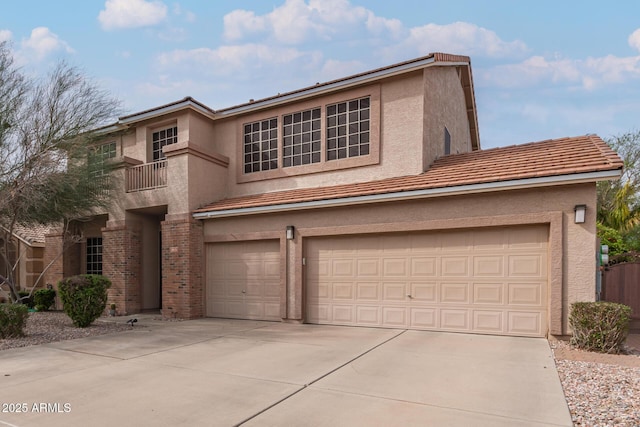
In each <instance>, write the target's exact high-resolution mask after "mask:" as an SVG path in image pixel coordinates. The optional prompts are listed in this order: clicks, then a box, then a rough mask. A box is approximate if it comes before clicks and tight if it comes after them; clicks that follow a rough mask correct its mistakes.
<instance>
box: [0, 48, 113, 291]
mask: <svg viewBox="0 0 640 427" xmlns="http://www.w3.org/2000/svg"><path fill="white" fill-rule="evenodd" d="M0 100H1V101H0V228H1V229H0V234H4V245H5V248H4V250H3V251H2V256H3V257H4V258H5V263H6V265H9V266H13V267H14V268H15V264H16V263H17V261H16V260H14V259H10V258H9V256H8V254H9V253H10V250H9V245H10V242H11V240H12V236H13V232H14V230H15V227H16V225H17V224H20V225H22V226H29V225H34V224H60V225H62V226H63V227H64V229H65V230H67V231H68V232H70V231H71V230H72V227H71V224H72V223H73V221H75V220H78V219H80V218H82V217H85V216H87V215H90V214H91V212H92V211H93V210H94V209H95V208H96V207H104V206H106V205H107V204H108V202H109V200H108V197H106V196H105V195H106V194H108V189H109V186H110V181H109V180H108V179H104V178H103V179H96V177H101V176H108V175H104V174H102V173H100V172H102V168H104V164H103V163H102V162H97V161H89V160H91V155H90V152H91V151H90V147H91V146H92V144H94V143H95V141H96V137H98V136H99V135H97V134H96V132H95V130H96V129H99V128H100V127H101V126H103V125H105V124H106V123H108V122H109V121H113V119H114V118H115V117H116V116H117V114H118V112H119V106H120V103H119V101H117V100H116V99H114V98H112V97H111V96H109V94H108V93H107V92H105V91H103V90H101V89H100V88H99V87H98V86H97V85H96V84H95V83H93V82H91V81H90V80H89V79H87V78H86V77H85V76H83V74H82V73H81V72H80V71H79V70H78V69H77V68H75V67H72V66H70V65H68V64H66V63H64V62H60V63H59V64H57V65H56V66H55V67H54V68H53V70H52V72H51V73H50V74H49V75H48V76H47V77H46V78H43V79H37V78H31V77H30V76H28V75H26V74H24V73H22V72H21V70H20V69H18V68H17V67H16V66H15V64H14V62H13V57H12V54H11V51H10V49H9V45H8V44H7V43H6V42H3V43H0ZM72 240H73V239H72ZM17 257H18V259H19V257H20V254H18V255H17ZM7 270H8V271H7V272H6V273H7V274H2V276H1V277H0V286H3V285H4V286H5V287H8V289H9V291H10V295H11V298H12V300H14V301H16V300H18V298H19V297H18V293H17V289H18V284H16V283H15V280H14V274H13V268H10V269H7ZM0 273H2V272H0Z"/></svg>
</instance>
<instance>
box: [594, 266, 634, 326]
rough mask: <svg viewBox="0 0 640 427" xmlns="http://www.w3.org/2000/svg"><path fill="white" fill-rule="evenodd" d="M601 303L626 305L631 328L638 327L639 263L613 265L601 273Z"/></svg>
mask: <svg viewBox="0 0 640 427" xmlns="http://www.w3.org/2000/svg"><path fill="white" fill-rule="evenodd" d="M601 299H602V300H603V301H609V302H617V303H620V304H624V305H628V306H629V307H631V309H632V310H633V312H632V313H631V319H632V327H633V328H634V329H635V328H638V327H640V263H637V262H629V263H622V264H614V265H612V266H610V267H607V268H606V269H605V271H603V272H602V293H601Z"/></svg>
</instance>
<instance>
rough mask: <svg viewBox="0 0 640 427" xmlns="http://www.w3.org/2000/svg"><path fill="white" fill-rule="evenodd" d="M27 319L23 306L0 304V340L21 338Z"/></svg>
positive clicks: (27, 315)
mask: <svg viewBox="0 0 640 427" xmlns="http://www.w3.org/2000/svg"><path fill="white" fill-rule="evenodd" d="M28 317H29V310H28V309H27V306H26V305H23V304H0V338H11V337H22V336H24V327H25V325H26V323H27V318H28Z"/></svg>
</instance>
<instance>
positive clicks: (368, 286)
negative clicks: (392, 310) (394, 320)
mask: <svg viewBox="0 0 640 427" xmlns="http://www.w3.org/2000/svg"><path fill="white" fill-rule="evenodd" d="M356 290H357V293H356V298H357V299H358V301H380V283H379V282H371V283H369V282H358V283H357V284H356Z"/></svg>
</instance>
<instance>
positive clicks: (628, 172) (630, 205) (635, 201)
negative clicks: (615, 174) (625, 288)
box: [597, 131, 640, 251]
mask: <svg viewBox="0 0 640 427" xmlns="http://www.w3.org/2000/svg"><path fill="white" fill-rule="evenodd" d="M607 143H608V144H609V145H610V146H611V148H613V149H614V150H615V151H617V153H618V155H619V156H620V157H621V158H622V160H623V162H624V171H623V174H622V176H621V177H620V178H619V179H617V180H612V181H601V182H598V186H597V189H598V223H599V224H600V225H601V227H599V237H600V238H601V239H603V238H605V237H606V236H605V235H604V233H603V232H601V230H604V229H608V230H609V231H608V232H607V236H610V235H611V233H610V231H611V230H615V231H616V232H617V233H619V235H620V236H621V238H622V240H623V242H619V243H624V244H622V245H621V246H620V248H627V249H629V250H633V251H640V240H639V239H638V236H640V196H639V194H640V193H639V191H640V131H634V132H627V133H625V134H622V135H619V136H616V137H613V138H611V139H609V140H608V141H607Z"/></svg>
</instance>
